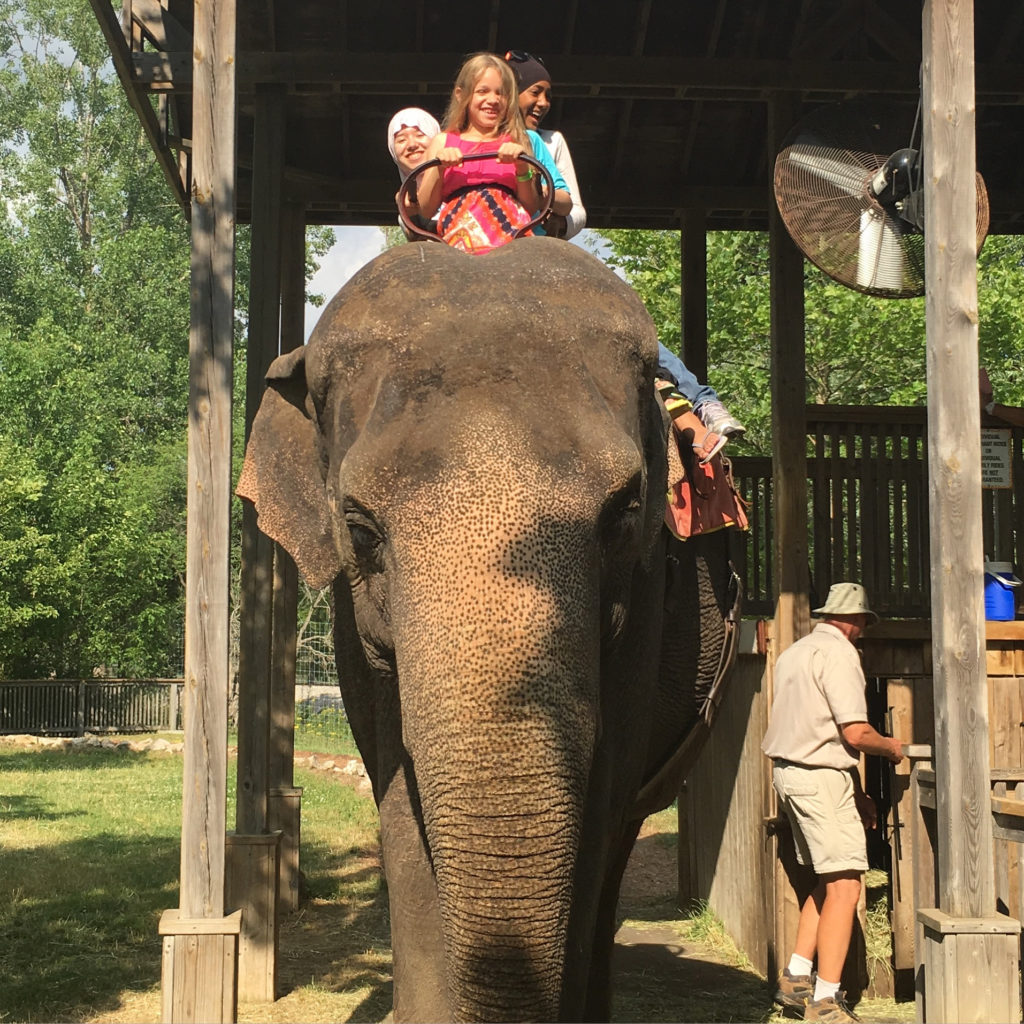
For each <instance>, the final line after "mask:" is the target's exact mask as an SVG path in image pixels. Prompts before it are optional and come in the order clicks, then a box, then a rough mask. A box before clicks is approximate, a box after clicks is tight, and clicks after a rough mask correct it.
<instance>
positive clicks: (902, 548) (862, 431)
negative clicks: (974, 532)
mask: <svg viewBox="0 0 1024 1024" xmlns="http://www.w3.org/2000/svg"><path fill="white" fill-rule="evenodd" d="M991 422H992V423H993V424H994V423H995V421H991ZM927 430H928V428H927V419H926V410H925V409H924V408H922V407H917V406H914V407H911V406H888V407H871V406H823V405H811V406H808V407H807V435H808V446H807V500H808V516H807V518H808V531H807V532H808V539H807V545H808V546H807V550H808V565H807V575H808V580H809V584H810V593H811V599H812V601H815V602H817V601H823V600H824V599H825V595H826V594H827V593H828V588H829V587H830V586H831V585H832V583H834V582H836V581H838V580H844V579H854V580H858V581H860V582H862V583H863V584H864V585H865V587H867V590H868V593H869V594H870V596H871V605H872V607H873V608H876V609H877V610H878V611H879V612H880V613H881V614H882V615H884V616H886V617H890V618H927V617H928V616H929V615H930V609H931V598H930V586H929V550H928V544H929V535H928V452H927ZM1002 430H1003V434H1002V435H1000V436H1002V437H1005V439H1006V441H1007V442H1008V448H1009V457H1010V467H1011V481H1012V482H1011V484H1010V486H1009V487H1006V488H999V489H991V488H986V489H985V490H984V491H983V494H982V498H983V502H982V506H983V511H982V514H983V517H984V518H983V523H982V526H983V536H984V543H985V552H986V554H987V555H988V556H989V557H990V558H992V559H994V560H996V561H1005V562H1012V563H1014V564H1015V565H1017V566H1018V567H1019V565H1020V556H1021V554H1022V552H1021V545H1022V544H1024V536H1021V529H1020V527H1021V509H1024V452H1022V440H1024V430H1021V429H1020V428H1013V429H1011V428H1010V427H1003V428H1002ZM732 466H733V475H734V476H735V479H736V484H737V487H738V488H739V491H740V494H741V495H742V496H743V498H744V500H745V501H747V502H748V504H749V509H748V515H749V517H750V532H749V534H748V537H747V545H746V557H745V559H743V564H741V565H740V566H739V570H740V575H741V576H742V577H743V579H744V582H745V584H746V600H745V602H744V605H745V611H746V612H747V614H751V615H771V614H772V613H773V611H774V602H773V597H772V591H773V579H772V541H773V537H772V530H773V526H772V462H771V459H769V458H760V457H754V458H744V457H742V456H740V457H736V458H733V459H732Z"/></svg>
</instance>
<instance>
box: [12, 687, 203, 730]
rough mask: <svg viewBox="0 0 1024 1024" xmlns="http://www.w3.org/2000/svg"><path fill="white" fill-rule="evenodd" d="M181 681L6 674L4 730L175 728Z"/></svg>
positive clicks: (177, 726) (178, 720) (179, 711)
mask: <svg viewBox="0 0 1024 1024" xmlns="http://www.w3.org/2000/svg"><path fill="white" fill-rule="evenodd" d="M183 686H184V681H183V680H181V679H7V680H3V681H0V734H7V735H9V734H12V733H31V734H34V735H41V734H42V735H54V736H82V735H84V734H85V733H87V732H93V733H101V732H111V733H129V732H155V731H157V730H167V731H171V732H173V731H177V730H179V729H181V727H182V723H181V719H182V692H181V691H182V688H183Z"/></svg>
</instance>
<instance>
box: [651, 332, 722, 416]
mask: <svg viewBox="0 0 1024 1024" xmlns="http://www.w3.org/2000/svg"><path fill="white" fill-rule="evenodd" d="M658 366H659V367H660V368H661V369H663V370H667V371H668V373H669V374H670V375H671V376H672V377H673V379H674V380H675V382H676V386H677V387H678V388H679V393H680V394H681V395H682V396H683V398H685V399H686V400H687V401H688V402H690V404H691V405H693V407H694V408H696V407H697V406H698V405H700V404H701V402H720V401H721V399H720V398H719V397H718V392H717V391H716V390H715V389H714V388H713V387H712V386H711V385H710V384H701V383H700V382H699V381H698V380H697V378H696V377H694V375H693V374H692V373H690V371H689V370H688V369H687V368H686V364H685V363H684V362H683V361H682V359H680V358H679V356H677V355H676V354H675V352H670V351H669V350H668V349H667V348H665V346H664V345H662V343H661V342H660V341H659V342H658Z"/></svg>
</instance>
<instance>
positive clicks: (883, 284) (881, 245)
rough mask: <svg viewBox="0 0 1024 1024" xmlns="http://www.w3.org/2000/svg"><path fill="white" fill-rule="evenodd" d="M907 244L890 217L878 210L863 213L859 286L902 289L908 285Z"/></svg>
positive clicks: (859, 247) (858, 265) (859, 252)
mask: <svg viewBox="0 0 1024 1024" xmlns="http://www.w3.org/2000/svg"><path fill="white" fill-rule="evenodd" d="M903 276H904V275H903V246H902V245H901V243H900V235H899V233H898V232H897V231H896V230H894V229H893V227H892V224H891V222H890V221H889V218H888V217H886V215H885V214H884V213H883V212H882V211H881V210H878V209H868V210H864V211H863V212H862V213H861V215H860V239H859V243H858V249H857V285H858V286H859V287H861V288H869V289H883V290H885V291H893V292H899V291H901V290H902V289H903V288H904V286H905V283H904V280H903Z"/></svg>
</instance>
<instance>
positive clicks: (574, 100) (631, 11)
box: [92, 0, 1024, 233]
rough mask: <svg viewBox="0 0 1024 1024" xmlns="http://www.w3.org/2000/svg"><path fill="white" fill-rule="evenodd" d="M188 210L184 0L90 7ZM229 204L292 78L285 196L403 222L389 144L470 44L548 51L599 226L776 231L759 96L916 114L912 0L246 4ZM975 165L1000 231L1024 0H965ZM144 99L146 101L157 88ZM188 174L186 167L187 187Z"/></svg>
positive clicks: (563, 124)
mask: <svg viewBox="0 0 1024 1024" xmlns="http://www.w3.org/2000/svg"><path fill="white" fill-rule="evenodd" d="M92 3H93V6H94V9H95V10H96V12H97V15H98V16H99V18H100V20H101V22H102V23H104V24H105V28H106V31H107V35H108V41H109V42H110V43H111V49H112V52H113V54H114V57H115V66H116V67H117V69H118V73H119V74H120V75H121V77H122V79H123V80H124V81H125V82H126V85H127V87H128V91H129V94H130V95H131V96H132V97H133V102H135V103H136V107H137V109H138V110H139V111H140V116H141V117H142V118H143V120H144V121H145V122H146V123H147V124H148V130H149V131H150V135H151V139H152V140H153V142H154V145H155V147H156V148H157V151H158V152H159V153H160V154H161V161H162V163H163V166H164V168H165V171H166V173H167V176H168V180H169V181H170V182H171V183H172V186H173V187H174V188H175V189H176V191H177V192H178V194H179V197H180V198H181V199H182V201H183V203H184V197H185V196H187V195H188V183H187V175H188V160H187V151H188V146H189V135H190V130H191V125H190V121H191V104H190V79H191V68H192V47H191V25H192V14H193V0H125V8H126V11H130V15H129V16H128V17H127V19H126V20H127V21H128V22H129V23H130V28H129V31H128V33H127V38H128V45H127V46H126V45H124V42H125V37H124V36H123V35H121V32H120V30H119V29H118V27H117V24H116V21H115V20H114V18H113V16H112V14H110V15H109V16H108V14H109V12H111V8H110V7H109V0H92ZM238 18H239V30H238V88H239V125H238V129H239V130H238V147H239V149H238V152H239V172H238V203H239V209H238V216H239V219H240V220H242V221H244V220H246V219H248V216H249V204H250V191H251V190H250V178H251V175H250V170H251V164H252V158H251V152H252V123H253V122H252V112H253V106H254V98H255V94H256V90H257V89H259V88H261V87H265V86H271V87H273V86H277V87H280V88H283V89H285V90H286V91H287V97H288V98H287V129H286V156H285V165H286V170H285V181H286V191H287V197H288V198H290V199H292V200H296V201H299V202H302V203H303V204H304V205H305V206H306V209H307V219H308V221H309V222H310V223H331V224H382V223H392V222H393V219H394V193H395V188H396V185H397V179H396V175H395V170H394V166H393V165H392V163H391V160H390V158H389V156H388V153H387V149H386V147H385V130H386V126H387V123H388V120H389V119H390V117H391V115H392V114H393V113H394V112H395V111H396V110H397V109H399V108H400V107H402V106H407V105H412V104H415V105H419V106H424V107H426V108H427V109H429V110H431V111H432V112H434V113H435V114H438V115H439V114H440V113H441V112H442V110H443V107H444V105H445V102H446V99H447V96H448V93H449V90H450V87H451V82H452V79H453V77H454V74H455V71H456V69H457V68H458V66H459V64H460V62H461V59H462V57H463V55H465V54H467V53H470V52H474V51H477V50H491V51H499V52H504V51H505V50H506V49H508V48H510V47H515V48H519V49H525V50H528V51H530V52H531V53H535V54H538V55H540V56H541V57H542V58H543V59H544V60H545V62H546V63H547V65H548V67H549V69H550V70H551V72H552V76H553V79H554V85H555V95H556V100H555V105H554V108H553V110H552V112H551V114H550V115H549V116H548V119H547V122H546V126H548V127H556V128H559V129H561V130H562V131H563V132H564V133H565V135H566V136H567V138H568V140H569V143H570V145H571V149H572V154H573V159H574V161H575V164H576V169H577V173H578V176H579V179H580V185H581V191H582V193H583V199H584V202H585V204H586V207H587V210H588V214H589V223H590V225H591V226H592V227H598V228H606V227H627V226H628V227H656V228H673V227H678V225H679V221H680V217H681V215H682V212H683V211H684V210H685V209H687V208H699V209H705V210H706V211H707V215H708V225H709V227H711V228H758V229H763V228H765V227H766V226H767V209H768V204H769V201H770V181H771V167H772V164H773V161H774V147H773V146H772V145H771V143H770V133H769V109H770V107H771V101H772V99H773V98H774V97H776V96H780V95H787V96H789V97H791V98H792V101H793V102H795V103H796V107H795V109H796V110H798V111H803V112H807V111H810V110H811V109H814V108H815V107H818V106H820V105H821V104H823V103H829V102H835V101H837V100H849V99H851V98H853V97H858V96H866V97H867V98H868V99H870V100H871V101H872V102H873V103H874V102H877V109H878V116H879V118H883V119H889V118H891V119H893V120H898V121H899V123H900V124H901V125H903V124H905V125H906V126H907V130H908V132H909V126H910V124H911V123H912V120H913V114H914V111H915V109H916V104H917V96H918V88H919V85H918V83H919V65H920V60H921V23H920V19H921V12H920V5H919V4H913V3H911V4H907V3H902V2H901V3H882V2H880V0H879V2H876V0H702V2H699V3H693V2H681V0H614V2H603V0H599V2H591V3H581V2H580V0H548V2H547V3H545V4H542V5H533V4H531V5H527V4H523V3H512V2H510V0H489V2H484V0H435V2H434V3H426V2H425V0H287V2H286V0H259V2H245V3H243V2H240V3H239V4H238ZM975 28H976V41H975V43H976V57H975V60H976V83H977V140H978V141H977V164H978V170H979V171H980V172H981V173H982V175H983V176H984V178H985V181H986V183H987V185H988V190H989V194H990V201H991V205H992V229H993V230H994V231H998V232H1010V233H1017V232H1019V231H1020V230H1021V223H1022V219H1024V56H1022V55H1024V4H1022V3H1021V2H1020V0H985V2H984V3H979V4H976V11H975ZM150 94H152V95H155V96H156V97H157V103H158V109H157V111H156V113H155V114H154V113H153V111H152V107H151V101H150V99H149V95H150ZM183 179H184V180H183Z"/></svg>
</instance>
